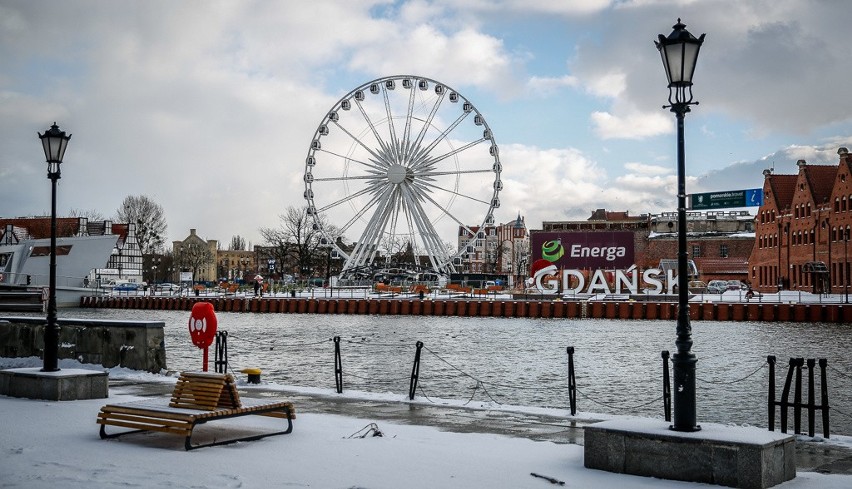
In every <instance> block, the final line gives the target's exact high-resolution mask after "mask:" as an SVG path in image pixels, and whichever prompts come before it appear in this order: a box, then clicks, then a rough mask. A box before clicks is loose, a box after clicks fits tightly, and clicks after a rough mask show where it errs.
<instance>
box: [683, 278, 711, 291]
mask: <svg viewBox="0 0 852 489" xmlns="http://www.w3.org/2000/svg"><path fill="white" fill-rule="evenodd" d="M687 289H688V290H689V291H690V292H692V293H693V294H703V293H704V292H707V284H706V283H704V282H703V281H701V280H692V281H690V282H689V283H688V284H687Z"/></svg>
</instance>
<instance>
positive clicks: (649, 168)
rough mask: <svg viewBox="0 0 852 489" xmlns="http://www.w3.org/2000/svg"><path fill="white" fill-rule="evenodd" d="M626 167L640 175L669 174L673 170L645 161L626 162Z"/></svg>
mask: <svg viewBox="0 0 852 489" xmlns="http://www.w3.org/2000/svg"><path fill="white" fill-rule="evenodd" d="M624 169H625V170H627V171H629V172H632V173H638V174H640V175H668V174H670V173H671V172H672V170H671V168H666V167H664V166H659V165H647V164H645V163H625V164H624Z"/></svg>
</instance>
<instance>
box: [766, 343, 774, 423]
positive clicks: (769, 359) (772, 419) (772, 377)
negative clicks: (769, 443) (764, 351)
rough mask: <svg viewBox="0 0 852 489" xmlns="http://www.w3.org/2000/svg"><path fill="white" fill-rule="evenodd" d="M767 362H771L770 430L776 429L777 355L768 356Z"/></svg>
mask: <svg viewBox="0 0 852 489" xmlns="http://www.w3.org/2000/svg"><path fill="white" fill-rule="evenodd" d="M766 362H767V363H768V364H769V396H768V399H769V401H768V402H767V404H768V408H769V413H768V414H769V431H775V355H769V356H767V357H766Z"/></svg>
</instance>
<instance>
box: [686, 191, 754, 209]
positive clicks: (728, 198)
mask: <svg viewBox="0 0 852 489" xmlns="http://www.w3.org/2000/svg"><path fill="white" fill-rule="evenodd" d="M761 205H763V189H761V188H751V189H748V190H725V191H723V192H709V193H703V194H690V195H689V208H690V209H692V210H696V211H697V210H703V209H725V208H731V207H760V206H761Z"/></svg>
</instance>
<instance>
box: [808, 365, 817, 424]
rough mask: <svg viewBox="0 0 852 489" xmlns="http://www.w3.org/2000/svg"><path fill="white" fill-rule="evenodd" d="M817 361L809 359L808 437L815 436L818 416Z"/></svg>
mask: <svg viewBox="0 0 852 489" xmlns="http://www.w3.org/2000/svg"><path fill="white" fill-rule="evenodd" d="M815 366H816V360H814V359H813V358H808V436H810V437H813V436H814V422H815V421H816V420H815V419H814V417H815V416H816V410H815V409H814V408H815V407H816V402H815V399H814V367H815Z"/></svg>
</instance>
